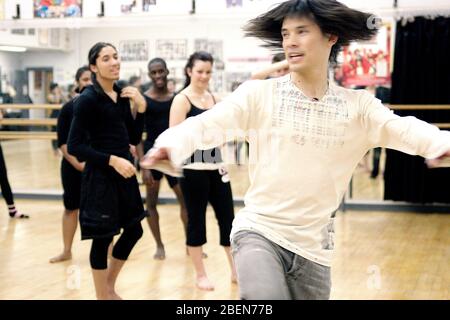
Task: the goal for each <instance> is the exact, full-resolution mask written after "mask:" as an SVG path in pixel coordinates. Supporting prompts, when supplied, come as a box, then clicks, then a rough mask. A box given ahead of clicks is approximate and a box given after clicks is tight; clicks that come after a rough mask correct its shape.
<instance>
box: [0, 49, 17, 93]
mask: <svg viewBox="0 0 450 320" xmlns="http://www.w3.org/2000/svg"><path fill="white" fill-rule="evenodd" d="M0 68H1V73H2V74H1V76H2V77H1V81H2V90H4V89H5V87H6V81H5V80H4V77H5V75H6V77H7V79H8V80H9V81H10V83H12V81H13V79H12V78H13V76H14V70H17V69H20V68H21V55H20V54H18V53H11V52H1V51H0Z"/></svg>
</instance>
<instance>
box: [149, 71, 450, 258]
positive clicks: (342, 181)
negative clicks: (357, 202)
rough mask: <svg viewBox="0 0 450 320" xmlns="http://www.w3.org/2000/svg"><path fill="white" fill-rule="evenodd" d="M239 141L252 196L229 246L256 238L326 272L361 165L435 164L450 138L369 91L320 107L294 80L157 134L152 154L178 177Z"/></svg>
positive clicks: (260, 88)
mask: <svg viewBox="0 0 450 320" xmlns="http://www.w3.org/2000/svg"><path fill="white" fill-rule="evenodd" d="M242 135H245V137H246V138H247V139H248V141H249V143H250V159H249V178H250V187H249V189H248V191H247V193H246V195H245V199H244V203H245V207H244V208H243V209H241V210H240V211H239V212H238V214H237V215H236V218H235V220H234V222H233V230H232V233H231V237H232V236H233V235H234V234H236V232H238V231H239V230H253V231H255V232H258V233H260V234H262V235H263V236H265V237H266V238H268V239H270V240H271V241H273V242H275V243H277V244H278V245H280V246H282V247H284V248H286V249H288V250H290V251H292V252H294V253H296V254H298V255H300V256H303V257H304V258H307V259H309V260H312V261H314V262H316V263H319V264H322V265H325V266H330V265H331V261H332V254H333V249H334V243H333V238H334V215H335V212H336V210H337V208H338V207H339V204H340V202H341V200H342V198H343V196H344V193H345V191H346V190H347V187H348V184H349V181H350V179H351V177H352V173H353V171H354V169H355V167H356V166H357V164H358V162H359V161H360V159H361V158H362V157H363V156H364V155H365V154H366V152H367V151H368V150H370V149H371V148H374V147H386V148H391V149H396V150H399V151H402V152H405V153H408V154H411V155H420V156H423V157H425V158H430V159H431V158H436V157H438V156H440V155H442V154H443V153H444V152H446V151H447V150H450V132H446V131H440V130H439V129H438V128H437V127H435V126H432V125H430V124H427V123H425V122H423V121H421V120H418V119H416V118H414V117H399V116H397V115H395V114H394V113H393V112H391V111H390V110H389V109H388V108H386V107H385V106H383V105H382V104H381V102H380V101H379V100H378V99H376V98H375V97H374V96H373V95H371V94H369V93H368V92H367V91H365V90H349V89H344V88H341V87H337V86H335V85H332V84H330V86H329V88H328V91H327V92H326V94H325V96H324V97H323V98H322V99H321V100H320V101H313V100H311V99H309V98H308V97H306V96H305V95H304V94H303V93H302V92H301V91H300V90H299V89H298V88H297V87H296V86H295V85H294V84H293V83H292V81H291V78H290V75H286V76H284V77H281V78H276V79H268V80H254V81H248V82H246V83H244V84H242V85H241V86H240V87H239V88H238V89H237V90H236V91H235V92H233V93H232V94H231V95H230V96H228V98H226V99H224V100H223V101H222V102H220V103H218V104H217V105H216V106H215V107H214V108H212V109H211V110H209V111H207V112H205V113H203V114H201V115H199V116H197V117H193V118H189V119H187V120H186V121H184V122H183V123H181V124H180V125H178V126H176V127H173V128H170V129H168V130H167V131H165V132H164V133H162V134H161V135H160V136H159V138H158V139H157V140H156V143H155V147H156V148H159V147H166V148H168V149H169V151H170V156H171V164H172V165H173V166H174V167H175V168H180V167H181V165H182V162H183V161H184V160H185V159H186V158H187V157H189V156H190V155H191V154H192V152H193V151H194V150H196V149H209V148H212V147H215V146H218V145H221V144H223V143H224V142H226V141H232V140H233V139H234V138H235V137H238V136H239V137H242Z"/></svg>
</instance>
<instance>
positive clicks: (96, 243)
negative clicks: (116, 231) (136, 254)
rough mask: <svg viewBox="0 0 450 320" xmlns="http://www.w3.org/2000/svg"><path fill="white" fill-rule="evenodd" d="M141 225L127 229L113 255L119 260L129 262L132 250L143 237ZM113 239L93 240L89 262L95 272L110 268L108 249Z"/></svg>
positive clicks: (137, 224) (116, 245) (118, 241)
mask: <svg viewBox="0 0 450 320" xmlns="http://www.w3.org/2000/svg"><path fill="white" fill-rule="evenodd" d="M142 233H143V230H142V226H141V223H140V222H139V223H136V224H134V225H132V226H131V227H128V228H125V229H124V230H123V232H122V235H121V236H120V238H119V240H117V242H116V244H115V245H114V248H113V252H112V255H113V257H114V258H116V259H119V260H127V259H128V256H129V255H130V253H131V250H132V249H133V247H134V246H135V244H136V243H137V242H138V240H139V239H140V238H141V237H142ZM112 240H113V237H106V238H97V239H93V240H92V246H91V253H90V256H89V260H90V262H91V268H92V269H95V270H104V269H107V268H108V247H109V244H110V243H111V242H112Z"/></svg>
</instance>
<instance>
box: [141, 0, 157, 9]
mask: <svg viewBox="0 0 450 320" xmlns="http://www.w3.org/2000/svg"><path fill="white" fill-rule="evenodd" d="M152 6H156V0H142V11H144V12H149V11H150V8H151V7H152Z"/></svg>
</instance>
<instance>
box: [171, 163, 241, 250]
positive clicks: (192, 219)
mask: <svg viewBox="0 0 450 320" xmlns="http://www.w3.org/2000/svg"><path fill="white" fill-rule="evenodd" d="M180 187H181V190H182V192H183V196H184V202H185V204H186V209H187V213H188V225H187V239H186V244H187V245H188V246H191V247H198V246H202V245H204V244H205V243H206V207H207V206H208V202H209V203H210V204H211V206H212V207H213V209H214V212H215V214H216V219H217V221H218V223H219V230H220V245H222V246H226V247H228V246H230V232H231V225H232V223H233V219H234V208H233V196H232V194H231V187H230V183H229V182H226V183H224V182H222V176H221V175H220V173H219V170H189V169H185V170H184V177H183V178H181V179H180Z"/></svg>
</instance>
